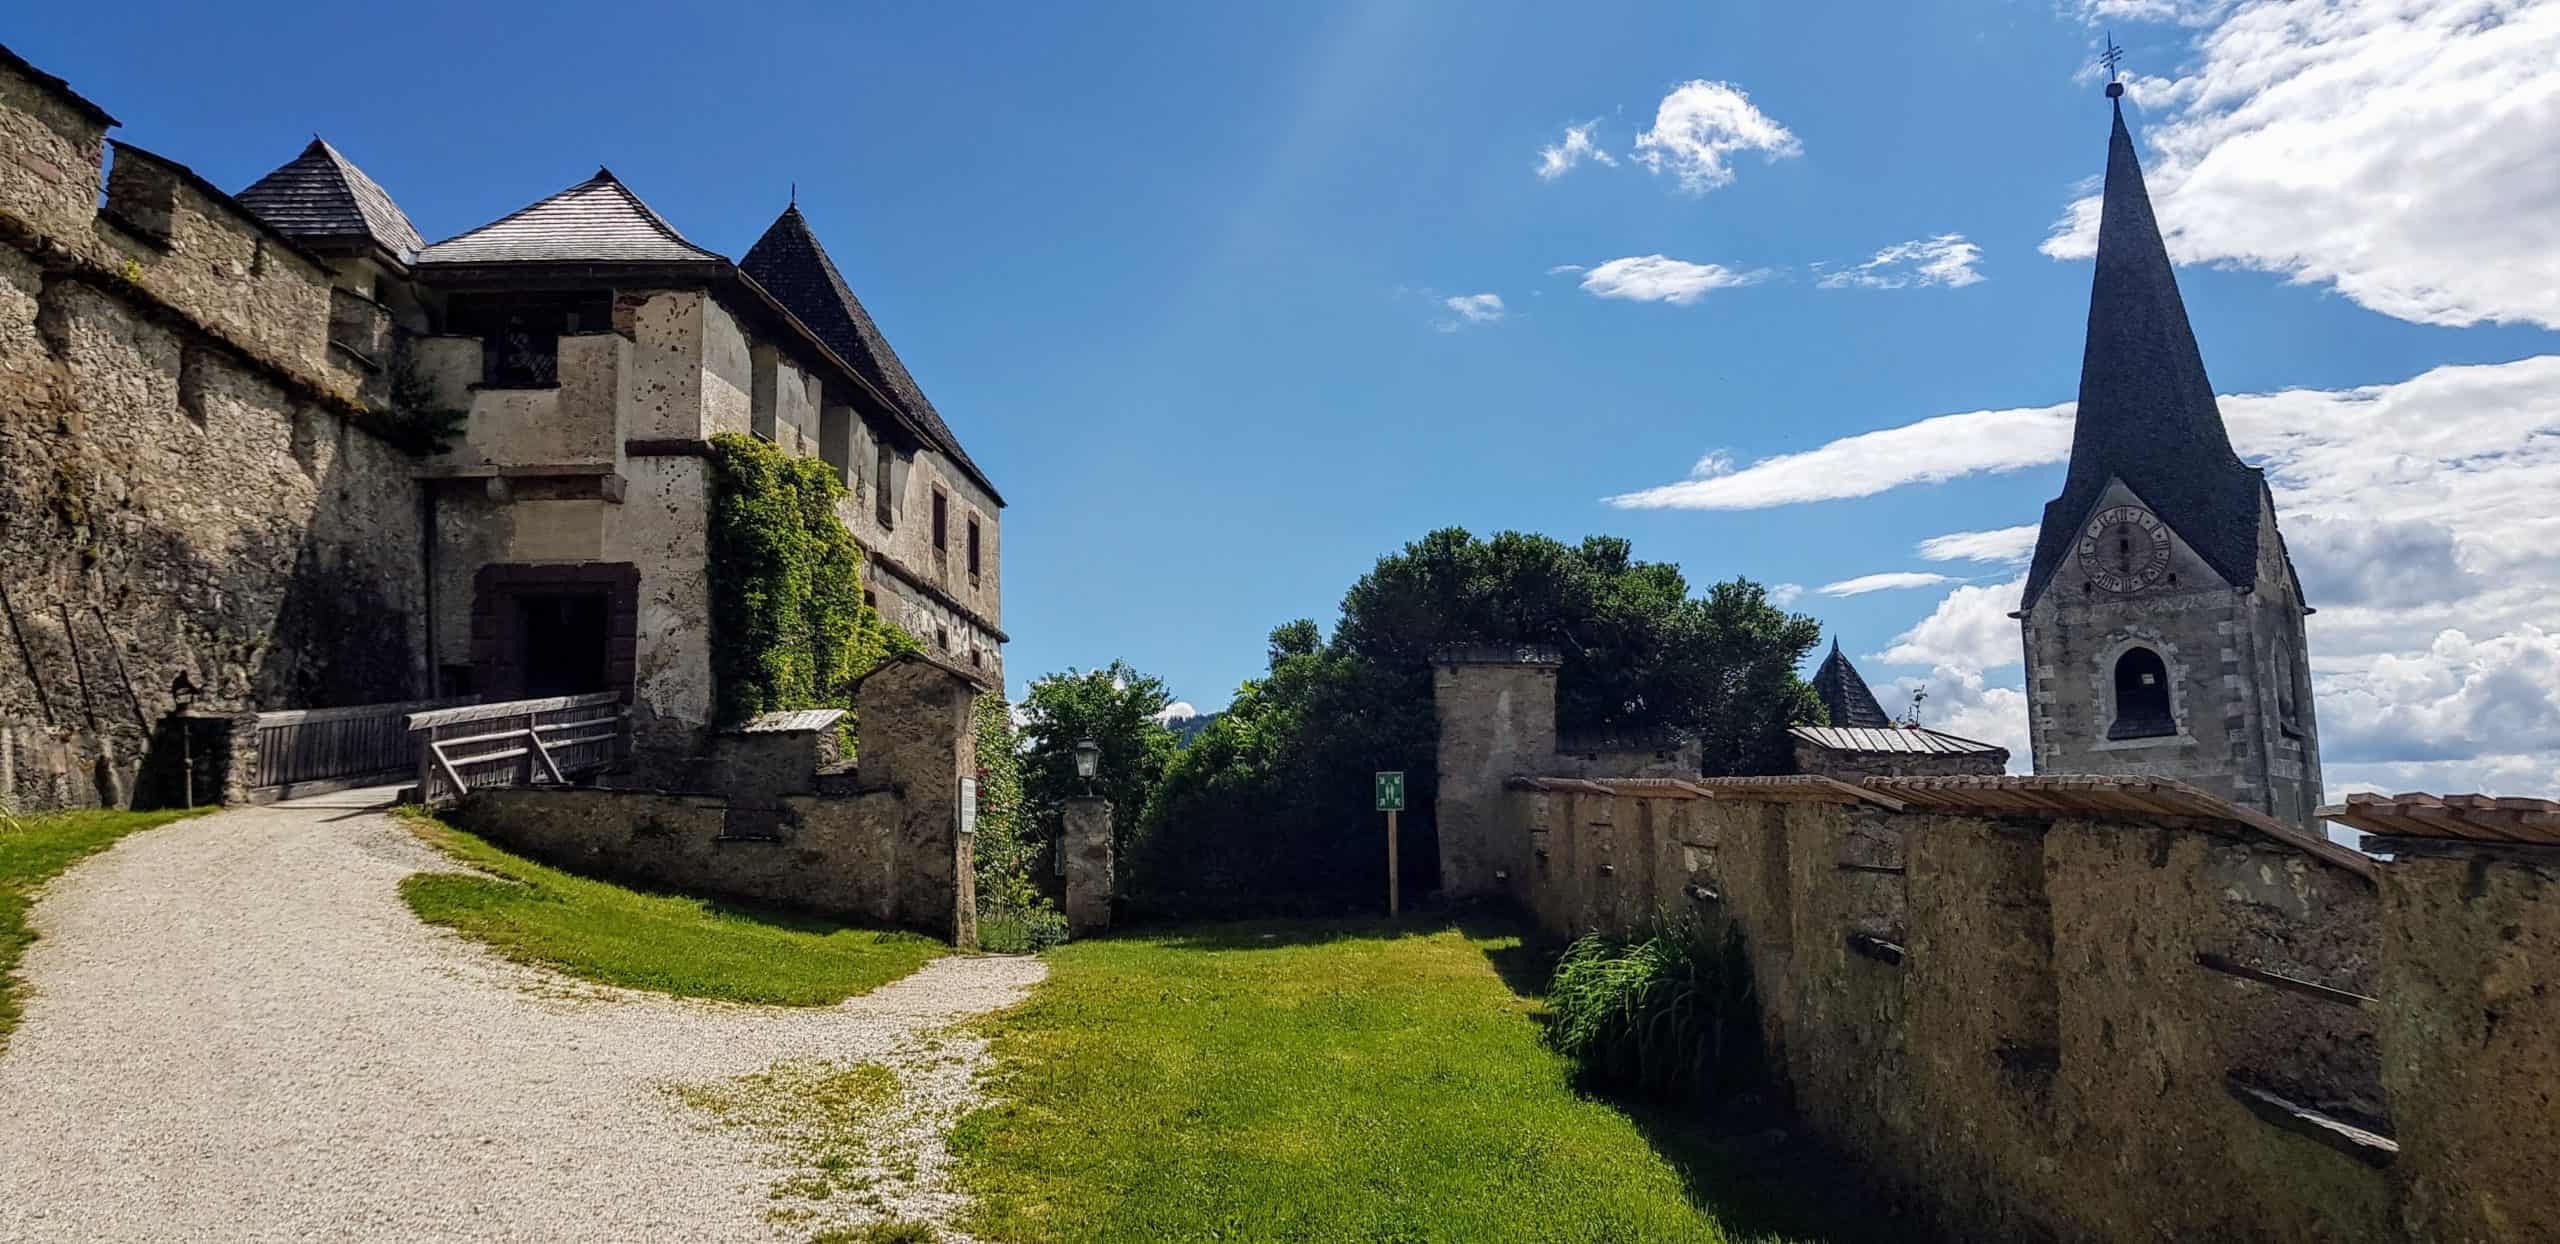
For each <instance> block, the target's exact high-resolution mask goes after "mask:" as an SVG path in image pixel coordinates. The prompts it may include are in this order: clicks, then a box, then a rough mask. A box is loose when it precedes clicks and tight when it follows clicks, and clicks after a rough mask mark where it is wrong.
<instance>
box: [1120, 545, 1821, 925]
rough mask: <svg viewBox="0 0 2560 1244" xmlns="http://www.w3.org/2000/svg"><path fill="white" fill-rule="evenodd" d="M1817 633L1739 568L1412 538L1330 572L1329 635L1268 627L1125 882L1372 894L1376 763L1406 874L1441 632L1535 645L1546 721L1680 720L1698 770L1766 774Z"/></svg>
mask: <svg viewBox="0 0 2560 1244" xmlns="http://www.w3.org/2000/svg"><path fill="white" fill-rule="evenodd" d="M1819 634H1820V626H1819V624H1818V623H1816V622H1815V621H1814V620H1813V619H1811V618H1807V617H1804V616H1801V615H1790V614H1787V613H1785V612H1784V611H1782V610H1780V609H1778V608H1776V607H1775V606H1772V605H1770V604H1769V602H1768V596H1767V593H1765V592H1764V591H1763V590H1762V589H1761V588H1760V587H1759V586H1758V585H1756V584H1753V583H1750V582H1748V581H1745V580H1739V579H1737V580H1733V581H1731V582H1727V583H1720V584H1717V585H1715V586H1714V587H1713V588H1711V589H1709V591H1708V592H1707V594H1706V595H1705V596H1704V597H1693V596H1691V595H1690V590H1689V583H1688V580H1687V578H1686V577H1685V576H1683V575H1682V574H1681V572H1680V569H1679V567H1677V566H1673V565H1669V564H1667V563H1660V562H1645V561H1639V560H1637V559H1636V558H1635V557H1634V555H1633V553H1632V550H1631V548H1630V546H1629V545H1628V543H1627V542H1626V541H1624V540H1621V539H1616V538H1613V537H1593V538H1590V539H1586V540H1584V541H1583V542H1582V543H1580V544H1578V545H1568V544H1564V543H1562V542H1560V541H1556V540H1552V539H1549V538H1547V537H1544V536H1537V535H1528V534H1523V533H1520V532H1503V533H1501V534H1499V535H1496V536H1494V537H1493V538H1491V539H1489V540H1485V539H1478V538H1477V537H1475V536H1474V535H1472V534H1470V533H1468V532H1466V531H1463V530H1458V529H1454V528H1452V529H1447V530H1442V531H1435V532H1432V533H1431V534H1429V535H1427V536H1425V537H1423V538H1422V539H1420V540H1417V541H1415V542H1413V543H1411V544H1408V545H1406V546H1405V548H1404V550H1403V551H1402V552H1400V553H1396V554H1391V555H1389V556H1387V557H1383V558H1380V559H1379V561H1378V564H1377V566H1376V567H1375V568H1374V569H1372V570H1371V571H1370V572H1369V573H1368V574H1366V575H1363V576H1361V578H1360V579H1359V581H1358V582H1356V583H1354V584H1352V586H1351V589H1350V591H1349V592H1347V593H1346V594H1345V595H1344V597H1343V602H1342V616H1341V619H1340V621H1339V622H1338V623H1337V624H1336V625H1335V627H1334V630H1333V635H1332V638H1331V639H1330V641H1326V640H1324V639H1323V637H1322V635H1321V632H1319V631H1318V629H1317V627H1316V625H1315V624H1314V623H1313V622H1312V621H1308V620H1305V619H1300V620H1298V621H1294V622H1291V623H1289V624H1287V625H1285V626H1282V627H1280V628H1278V629H1277V630H1274V631H1273V632H1272V633H1271V638H1270V647H1269V653H1270V659H1271V664H1270V669H1269V672H1268V673H1267V674H1266V676H1265V677H1263V678H1261V679H1257V680H1254V681H1251V682H1248V683H1246V684H1245V685H1244V686H1243V688H1241V689H1240V690H1239V691H1238V692H1237V695H1236V699H1235V702H1234V704H1233V705H1231V706H1230V707H1229V709H1228V711H1227V714H1226V716H1225V717H1224V718H1222V719H1220V720H1219V721H1218V722H1217V723H1215V724H1213V725H1212V726H1210V727H1209V729H1208V730H1207V731H1205V732H1204V733H1203V734H1202V735H1201V736H1200V737H1199V738H1198V739H1195V740H1194V741H1193V742H1192V744H1191V746H1190V747H1189V748H1187V749H1185V750H1184V752H1183V753H1182V754H1181V756H1179V757H1178V758H1176V759H1175V761H1174V762H1173V764H1172V765H1171V766H1170V768H1169V769H1168V770H1167V772H1166V774H1165V778H1164V782H1163V784H1162V786H1161V787H1160V788H1159V791H1158V795H1157V798H1156V799H1155V801H1154V802H1153V803H1152V804H1150V805H1149V806H1148V808H1147V811H1146V814H1145V816H1144V817H1143V819H1142V821H1141V826H1140V841H1139V843H1138V844H1137V845H1136V847H1135V849H1134V850H1133V851H1132V852H1131V853H1130V857H1129V858H1130V859H1131V864H1132V868H1131V883H1132V887H1133V889H1134V890H1135V891H1136V892H1137V893H1138V894H1139V896H1140V897H1141V898H1142V899H1148V898H1152V899H1154V900H1156V901H1158V902H1160V903H1164V904H1168V905H1180V904H1182V903H1185V902H1187V901H1191V900H1194V899H1208V898H1211V897H1212V896H1218V895H1233V894H1239V893H1250V894H1265V895H1268V894H1273V893H1287V894H1298V895H1337V896H1353V895H1359V896H1366V895H1368V894H1369V893H1371V892H1372V891H1374V890H1376V889H1379V888H1382V887H1380V886H1379V884H1378V881H1379V879H1378V876H1377V874H1378V869H1379V867H1380V863H1381V861H1379V860H1378V858H1377V856H1378V855H1379V854H1381V852H1380V851H1379V850H1378V842H1377V837H1376V835H1377V833H1378V832H1379V829H1380V825H1379V823H1378V817H1377V815H1376V813H1375V811H1374V810H1373V807H1372V803H1371V798H1370V795H1371V791H1370V775H1371V773H1372V772H1374V771H1376V770H1380V769H1401V770H1403V771H1404V772H1405V774H1406V783H1407V794H1408V802H1407V809H1408V811H1407V814H1406V815H1405V817H1404V818H1403V826H1404V835H1405V836H1404V839H1403V841H1402V842H1401V843H1400V846H1401V853H1402V856H1403V860H1404V867H1405V878H1404V880H1405V884H1406V886H1407V888H1408V890H1409V891H1412V890H1417V889H1419V888H1422V887H1424V886H1427V885H1428V884H1429V883H1430V882H1431V881H1432V880H1433V879H1434V878H1435V877H1436V873H1437V865H1438V851H1437V845H1436V844H1437V839H1436V837H1435V826H1434V825H1433V823H1432V819H1431V807H1432V800H1433V799H1434V798H1435V797H1436V795H1437V783H1436V780H1435V773H1436V769H1437V765H1438V760H1437V755H1436V753H1437V749H1438V745H1439V723H1438V719H1437V717H1436V716H1435V715H1434V710H1433V707H1432V701H1431V665H1430V654H1431V651H1432V650H1433V649H1434V648H1437V647H1439V646H1441V645H1443V644H1449V643H1458V642H1468V641H1490V642H1497V643H1526V644H1545V645H1552V646H1554V647H1555V648H1557V649H1558V650H1560V652H1561V654H1562V656H1563V659H1564V668H1563V669H1562V670H1561V671H1560V673H1559V678H1558V688H1557V717H1558V719H1559V724H1560V725H1562V726H1563V727H1564V728H1565V729H1568V730H1581V729H1599V728H1610V729H1621V730H1632V729H1646V728H1672V729H1678V730H1684V731H1689V732H1692V733H1694V734H1696V735H1697V736H1698V737H1699V739H1700V741H1701V744H1702V747H1703V750H1704V761H1703V768H1704V770H1705V772H1707V773H1709V774H1731V773H1752V772H1771V771H1775V770H1777V769H1779V768H1781V767H1783V765H1784V763H1785V760H1786V756H1787V747H1786V736H1785V731H1786V727H1787V726H1788V725H1789V724H1791V723H1794V722H1798V721H1814V720H1820V717H1819V713H1820V711H1821V710H1820V708H1819V706H1818V702H1817V701H1815V699H1814V698H1813V696H1812V693H1811V689H1810V688H1809V687H1807V686H1806V685H1805V683H1804V681H1803V680H1802V679H1800V678H1798V677H1797V676H1796V673H1795V668H1796V665H1797V664H1798V663H1799V662H1801V661H1802V660H1803V659H1804V655H1805V653H1806V652H1808V651H1809V650H1811V648H1812V647H1813V645H1814V642H1815V641H1816V639H1818V638H1819Z"/></svg>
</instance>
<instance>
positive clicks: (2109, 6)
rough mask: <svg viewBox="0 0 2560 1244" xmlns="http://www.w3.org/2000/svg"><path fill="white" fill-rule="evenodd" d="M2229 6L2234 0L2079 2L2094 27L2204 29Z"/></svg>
mask: <svg viewBox="0 0 2560 1244" xmlns="http://www.w3.org/2000/svg"><path fill="white" fill-rule="evenodd" d="M2230 7H2231V0H2080V16H2081V18H2082V20H2085V21H2088V22H2091V23H2095V24H2103V23H2106V22H2166V23H2171V24H2174V25H2179V26H2202V25H2205V24H2207V23H2209V22H2211V21H2212V20H2213V19H2215V18H2217V17H2220V16H2221V15H2222V11H2223V10H2224V9H2227V8H2230Z"/></svg>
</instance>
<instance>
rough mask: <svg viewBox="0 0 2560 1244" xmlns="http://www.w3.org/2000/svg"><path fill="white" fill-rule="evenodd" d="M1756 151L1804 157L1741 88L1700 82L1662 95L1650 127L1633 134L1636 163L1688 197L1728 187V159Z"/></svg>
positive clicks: (1730, 172)
mask: <svg viewBox="0 0 2560 1244" xmlns="http://www.w3.org/2000/svg"><path fill="white" fill-rule="evenodd" d="M1755 151H1756V152H1759V153H1760V154H1761V155H1762V156H1763V157H1764V158H1766V159H1768V160H1770V161H1773V162H1774V161H1777V160H1783V159H1788V158H1790V157H1793V156H1799V155H1802V154H1804V144H1802V143H1800V142H1798V141H1796V136H1795V134H1794V133H1792V132H1790V131H1789V130H1788V129H1787V127H1786V126H1783V125H1780V124H1778V123H1777V122H1776V121H1774V120H1771V119H1770V117H1769V115H1768V114H1767V113H1764V112H1762V111H1760V110H1759V109H1758V108H1757V107H1754V106H1753V105H1752V103H1751V98H1750V97H1749V96H1748V95H1745V94H1743V92H1742V88H1741V87H1738V86H1735V85H1734V84H1732V83H1730V82H1709V81H1706V80H1704V79H1700V80H1697V81H1693V82H1684V83H1681V84H1680V85H1679V86H1677V87H1674V88H1672V91H1671V93H1670V94H1668V95H1665V96H1663V97H1662V103H1661V104H1660V105H1658V106H1657V107H1656V108H1655V109H1654V114H1653V128H1651V129H1649V130H1646V131H1645V132H1643V133H1641V134H1638V135H1636V148H1635V160H1636V162H1637V163H1639V164H1642V165H1644V166H1645V167H1646V168H1648V169H1651V170H1653V171H1654V172H1655V173H1663V172H1669V173H1670V174H1672V175H1673V176H1674V177H1677V178H1678V179H1679V181H1680V188H1681V189H1682V190H1683V191H1686V192H1687V193H1690V194H1705V193H1707V192H1708V191H1710V190H1714V189H1717V188H1719V187H1722V186H1727V185H1730V184H1732V182H1733V163H1732V159H1731V157H1733V156H1735V155H1739V154H1743V153H1746V152H1755Z"/></svg>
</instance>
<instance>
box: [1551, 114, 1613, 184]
mask: <svg viewBox="0 0 2560 1244" xmlns="http://www.w3.org/2000/svg"><path fill="white" fill-rule="evenodd" d="M1598 128H1600V123H1599V122H1597V121H1585V122H1583V123H1582V124H1580V125H1568V126H1566V127H1564V137H1563V138H1562V139H1559V140H1557V141H1556V142H1553V143H1550V144H1548V145H1547V146H1544V147H1540V148H1538V179H1539V180H1540V181H1554V180H1555V179H1557V178H1559V177H1562V176H1564V175H1565V174H1566V173H1569V172H1572V171H1573V166H1575V165H1577V164H1580V163H1582V162H1583V161H1585V160H1589V161H1591V162H1592V163H1594V164H1605V165H1615V164H1616V163H1617V162H1618V158H1617V157H1616V156H1613V155H1610V154H1609V153H1608V151H1607V150H1605V149H1603V148H1602V147H1601V146H1600V145H1599V144H1598V143H1595V142H1593V141H1591V133H1592V131H1593V130H1596V129H1598Z"/></svg>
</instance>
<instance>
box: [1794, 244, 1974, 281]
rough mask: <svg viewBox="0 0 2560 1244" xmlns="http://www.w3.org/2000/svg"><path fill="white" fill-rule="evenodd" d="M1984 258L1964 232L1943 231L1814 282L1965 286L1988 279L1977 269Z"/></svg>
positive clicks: (1882, 251)
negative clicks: (1965, 236)
mask: <svg viewBox="0 0 2560 1244" xmlns="http://www.w3.org/2000/svg"><path fill="white" fill-rule="evenodd" d="M1981 259H1982V248H1981V247H1979V246H1976V245H1974V244H1973V243H1971V242H1968V241H1966V240H1965V238H1964V235H1963V234H1961V233H1941V234H1939V235H1938V236H1936V237H1933V238H1913V239H1912V240H1910V241H1908V242H1896V243H1894V244H1893V245H1891V246H1888V247H1886V248H1884V249H1883V250H1880V251H1877V252H1876V253H1875V257H1874V258H1872V259H1869V260H1867V261H1866V262H1864V263H1861V264H1857V265H1855V266H1852V267H1847V268H1841V269H1839V270H1837V271H1833V272H1829V273H1826V274H1825V275H1824V276H1823V277H1822V279H1820V280H1818V281H1816V282H1814V284H1815V285H1816V286H1818V287H1820V288H1823V289H1848V288H1852V287H1855V288H1858V289H1901V288H1903V287H1904V286H1910V285H1917V286H1929V285H1944V286H1948V287H1950V288H1961V287H1963V286H1966V285H1972V284H1974V283H1976V282H1978V281H1981V280H1983V279H1984V278H1983V275H1982V274H1981V273H1979V272H1976V271H1974V269H1973V265H1974V264H1976V263H1978V262H1980V261H1981Z"/></svg>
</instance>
